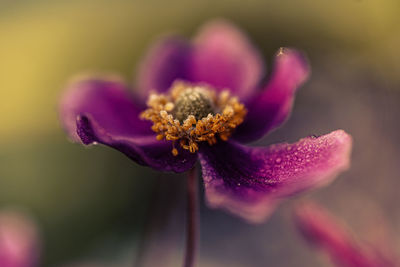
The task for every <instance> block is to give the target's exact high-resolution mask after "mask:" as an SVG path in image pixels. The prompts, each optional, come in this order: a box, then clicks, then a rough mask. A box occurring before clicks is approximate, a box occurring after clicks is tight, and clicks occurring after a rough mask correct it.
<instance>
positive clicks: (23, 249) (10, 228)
mask: <svg viewBox="0 0 400 267" xmlns="http://www.w3.org/2000/svg"><path fill="white" fill-rule="evenodd" d="M38 256H39V235H38V230H37V228H36V225H35V224H34V223H33V222H32V220H31V219H30V218H28V217H26V216H25V215H23V214H21V213H17V212H11V211H1V212H0V266H1V267H34V266H38V258H39V257H38Z"/></svg>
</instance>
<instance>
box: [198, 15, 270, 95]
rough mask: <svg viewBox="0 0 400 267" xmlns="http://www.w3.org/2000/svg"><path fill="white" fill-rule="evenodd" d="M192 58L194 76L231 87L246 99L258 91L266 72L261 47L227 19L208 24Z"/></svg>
mask: <svg viewBox="0 0 400 267" xmlns="http://www.w3.org/2000/svg"><path fill="white" fill-rule="evenodd" d="M193 49H194V52H193V56H192V58H191V60H192V62H191V78H192V80H193V81H196V82H205V83H208V84H210V85H213V86H215V87H217V88H220V89H224V88H228V89H230V90H231V91H232V92H233V94H235V95H237V96H239V97H240V98H241V99H242V100H244V99H246V98H248V97H249V96H251V95H252V94H253V93H254V90H255V88H257V86H258V84H259V82H260V81H261V79H262V75H263V72H264V65H263V61H262V60H261V56H260V54H259V53H258V51H257V50H256V49H255V48H254V47H253V46H252V45H251V43H250V42H249V40H248V39H247V38H246V36H245V35H244V34H243V33H242V32H240V31H239V30H238V29H237V28H235V27H234V26H233V25H232V24H230V23H228V22H225V21H221V20H218V21H214V22H211V23H208V24H206V25H205V26H204V27H203V28H202V29H201V31H200V33H199V34H198V35H197V38H196V39H195V42H194V48H193Z"/></svg>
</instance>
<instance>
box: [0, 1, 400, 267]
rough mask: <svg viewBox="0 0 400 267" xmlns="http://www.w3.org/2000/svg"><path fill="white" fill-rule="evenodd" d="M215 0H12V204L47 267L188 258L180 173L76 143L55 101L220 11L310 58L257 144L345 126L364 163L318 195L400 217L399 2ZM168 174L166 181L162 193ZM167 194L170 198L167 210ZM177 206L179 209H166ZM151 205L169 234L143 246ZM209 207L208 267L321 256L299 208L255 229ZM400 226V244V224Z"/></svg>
mask: <svg viewBox="0 0 400 267" xmlns="http://www.w3.org/2000/svg"><path fill="white" fill-rule="evenodd" d="M210 5H211V2H210V3H207V2H206V1H203V2H202V3H197V4H191V5H189V6H188V5H187V4H185V5H183V4H182V3H181V2H178V1H172V2H170V3H168V5H165V4H163V3H161V2H160V3H157V2H155V1H150V2H144V1H143V3H139V2H136V3H129V2H128V1H126V2H125V1H122V0H121V1H113V2H106V1H52V2H50V1H36V2H35V3H33V2H31V1H23V2H21V1H20V2H19V3H13V2H11V1H9V2H8V1H6V2H3V3H2V4H0V33H1V34H2V42H1V43H0V56H1V58H2V60H1V63H0V70H1V73H2V75H1V76H0V77H1V79H0V88H1V91H0V96H1V98H0V99H1V100H0V101H1V104H0V111H1V113H0V114H1V115H0V121H1V124H2V127H1V131H0V136H1V139H0V140H2V141H0V142H1V148H2V149H1V152H0V178H1V180H0V203H1V206H5V205H8V204H12V205H19V206H24V208H25V209H28V210H29V211H30V212H31V214H32V215H33V216H35V217H36V218H37V221H38V225H39V227H40V228H41V229H42V231H41V232H42V235H43V236H42V238H41V239H42V240H43V246H44V248H43V256H42V260H43V262H44V265H45V266H54V265H59V264H65V263H68V264H69V265H73V266H75V264H72V262H77V266H80V265H83V266H86V265H84V264H83V263H82V264H80V263H79V262H88V263H89V264H88V265H89V266H91V265H93V266H123V264H125V263H127V265H128V266H129V262H131V261H132V260H134V259H135V257H136V258H137V257H138V255H134V252H135V251H138V249H137V248H138V247H143V243H145V246H144V247H146V248H147V251H146V253H144V255H141V257H142V258H143V262H146V261H147V262H148V261H149V260H148V259H149V258H151V257H152V256H153V255H157V258H158V260H161V258H162V259H163V261H164V262H166V264H167V262H169V263H170V265H171V266H175V265H176V263H178V264H179V263H180V259H181V251H180V246H181V241H182V240H181V238H182V233H181V230H180V229H181V228H180V227H179V224H180V223H181V222H183V217H182V214H181V212H182V207H181V204H179V203H181V202H182V201H181V200H180V199H179V197H177V195H179V194H181V193H182V192H177V191H179V190H180V189H181V187H180V186H181V182H182V181H181V180H180V179H178V178H174V177H172V176H169V175H164V176H162V177H156V173H154V172H152V171H150V170H149V169H144V168H138V166H137V165H135V164H133V163H131V161H129V160H128V159H126V158H125V157H124V156H122V155H119V154H118V153H117V152H115V151H112V150H110V149H107V148H98V149H95V150H92V149H82V148H81V147H80V146H78V145H71V144H69V143H68V142H66V141H65V137H64V134H63V133H62V131H61V129H60V127H59V124H58V119H57V114H56V103H57V101H58V97H59V94H60V92H61V89H62V87H63V85H64V82H65V80H67V79H68V78H69V77H70V76H71V75H73V74H75V73H80V72H81V71H82V70H83V71H88V72H91V71H104V72H108V71H110V70H112V71H115V72H119V73H123V74H124V75H125V78H126V79H127V80H131V79H132V77H133V75H132V70H134V69H135V64H137V63H138V62H139V60H140V58H141V56H142V55H143V54H144V53H145V52H146V49H147V47H148V45H149V44H150V43H151V42H152V41H153V40H154V38H156V37H157V36H158V35H159V34H160V33H164V32H165V31H169V30H170V29H175V30H176V31H177V32H178V33H181V34H184V35H186V36H191V35H193V33H194V30H195V29H196V28H197V27H198V26H199V25H201V24H203V23H204V22H205V21H206V20H207V19H209V18H214V17H225V18H227V19H230V20H232V21H233V22H234V23H236V24H237V25H238V26H240V27H241V28H243V29H244V30H245V31H246V32H247V34H248V36H249V37H250V38H251V39H252V40H253V41H254V43H257V45H258V47H260V49H261V52H262V54H263V57H264V58H265V59H266V60H267V62H268V63H269V65H268V67H267V68H268V69H270V68H269V66H271V64H270V63H271V58H270V57H269V56H268V55H272V54H273V53H274V52H275V51H276V50H277V48H279V47H281V46H289V47H297V48H300V49H302V50H304V51H305V52H306V54H307V55H308V56H309V61H310V62H311V64H312V69H313V73H312V75H311V78H310V80H309V82H308V83H307V84H306V85H305V86H303V88H302V89H301V90H300V91H299V93H298V94H297V99H296V104H295V106H294V110H293V115H292V116H291V118H290V119H289V121H288V122H287V123H286V125H285V127H283V128H282V129H278V130H277V131H275V132H273V133H272V135H270V136H269V137H267V138H265V139H264V140H263V141H259V142H257V143H258V144H263V145H264V144H271V143H275V142H285V141H288V142H293V141H295V140H298V139H299V138H301V137H303V136H307V135H312V134H317V135H318V134H323V133H327V132H329V131H330V130H332V129H338V128H341V129H345V130H346V131H347V132H349V133H350V134H352V136H353V138H354V153H353V159H352V168H351V169H350V171H349V172H347V173H345V174H343V175H341V176H340V177H339V179H338V180H337V181H336V182H335V183H334V184H333V185H331V186H330V187H327V188H325V189H323V190H321V191H319V192H316V193H314V194H313V197H314V198H317V199H319V200H320V201H321V202H323V203H326V204H327V205H329V206H330V207H331V208H333V209H335V211H337V212H338V213H339V214H338V215H339V216H341V217H342V216H344V217H345V218H346V220H347V221H350V222H352V225H357V223H359V220H360V217H359V216H358V214H360V213H373V209H372V208H371V207H370V206H369V205H364V203H366V201H372V202H376V203H378V204H379V206H381V207H382V212H383V213H385V214H386V217H387V218H388V220H390V222H391V223H392V224H393V225H398V222H399V220H400V213H399V212H398V208H397V204H396V203H398V196H397V193H396V192H397V190H396V188H398V186H399V181H398V179H397V174H398V173H399V165H398V164H397V162H398V158H399V157H400V152H399V151H400V145H399V143H398V142H397V139H398V136H399V132H400V128H399V127H398V123H397V114H398V112H399V111H400V110H399V109H400V108H399V105H398V104H399V101H400V92H399V90H398V88H399V83H400V81H399V79H398V77H399V76H398V75H396V74H397V73H399V71H400V65H399V62H400V60H399V57H400V53H399V52H398V51H397V47H399V44H400V39H399V37H398V34H397V33H398V30H399V26H398V25H399V19H398V16H397V14H398V12H399V11H400V7H399V4H398V3H397V1H394V0H393V1H354V2H348V1H336V2H335V3H330V4H326V3H325V2H323V3H322V2H321V3H317V4H316V3H315V2H314V1H279V2H277V1H271V3H269V2H267V1H247V2H246V3H243V2H241V1H229V2H228V1H226V2H219V3H218V4H215V3H212V7H213V8H212V9H210ZM239 11H240V12H239ZM159 180H161V182H162V188H161V189H158V188H157V187H160V185H157V187H156V188H154V186H153V184H155V182H156V181H157V182H158V181H159ZM181 191H182V190H181ZM200 202H201V203H204V201H200ZM157 203H158V204H157ZM160 203H163V205H166V204H165V203H168V204H167V205H169V206H167V207H161V208H160ZM174 203H178V204H174ZM168 209H173V210H174V213H175V214H171V215H167V214H165V213H166V212H165V211H166V210H168ZM150 211H152V213H153V215H152V216H154V217H156V218H157V219H156V222H155V223H154V222H153V224H156V225H155V226H153V227H152V228H153V229H154V228H155V229H158V232H157V231H154V230H152V231H151V233H150V234H149V235H148V236H150V237H151V238H148V239H147V240H146V242H144V241H143V240H142V239H141V238H142V233H143V232H148V231H149V230H146V229H148V228H150V227H148V225H149V223H147V221H146V220H147V219H146V217H147V215H149V213H150ZM201 213H202V214H201V219H202V222H201V224H202V239H201V242H202V243H201V257H200V266H220V265H222V264H229V265H230V266H246V265H247V266H265V264H266V263H268V265H271V266H293V264H296V266H319V262H318V261H317V258H316V257H315V254H314V253H312V252H310V250H309V249H308V248H307V247H306V246H304V243H303V242H302V241H301V240H300V239H298V238H296V237H295V232H291V231H290V230H288V229H291V228H290V227H291V225H290V221H289V220H288V218H287V217H288V216H287V215H288V209H287V205H286V206H285V205H284V207H283V209H281V210H280V211H278V212H277V213H276V214H274V215H273V216H272V218H271V219H270V221H268V222H267V223H266V224H264V225H261V226H257V227H254V226H249V225H246V224H245V223H244V222H242V221H240V220H238V219H235V218H233V217H231V216H229V215H226V214H224V213H221V212H218V211H213V210H209V209H206V208H204V209H202V211H201ZM165 222H166V223H165ZM168 222H169V223H168ZM145 225H147V227H145ZM393 232H394V233H395V234H394V236H393V239H394V243H395V244H397V246H395V247H399V245H400V229H394V231H393ZM150 241H152V242H150ZM167 244H168V245H167ZM171 244H173V245H171ZM165 247H168V249H165ZM91 262H93V264H92V263H91ZM95 264H97V265H95ZM150 266H151V265H150Z"/></svg>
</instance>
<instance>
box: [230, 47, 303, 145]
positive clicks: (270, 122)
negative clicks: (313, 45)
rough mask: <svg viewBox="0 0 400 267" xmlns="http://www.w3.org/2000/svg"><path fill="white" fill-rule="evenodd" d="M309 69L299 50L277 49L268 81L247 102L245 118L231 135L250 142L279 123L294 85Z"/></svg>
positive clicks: (289, 104) (288, 109)
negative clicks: (262, 88)
mask: <svg viewBox="0 0 400 267" xmlns="http://www.w3.org/2000/svg"><path fill="white" fill-rule="evenodd" d="M309 72H310V69H309V66H308V64H307V62H306V60H305V57H304V56H303V55H302V54H301V53H299V52H298V51H295V50H292V49H283V48H281V50H280V51H279V52H278V54H277V56H276V59H275V64H274V71H273V73H272V76H271V78H270V80H269V82H268V83H267V85H266V87H265V89H264V90H263V91H261V92H260V93H259V94H257V95H255V97H254V98H253V99H252V100H251V101H250V102H249V103H248V105H247V107H248V114H247V117H246V119H245V121H244V122H243V123H242V124H241V125H240V126H239V127H238V128H237V129H236V132H235V135H234V138H235V139H236V140H238V141H240V142H251V141H254V140H257V139H259V138H261V137H262V136H264V135H265V134H266V133H268V132H269V131H270V130H272V129H273V128H276V127H278V126H279V125H281V124H282V123H283V122H284V121H285V120H286V118H287V117H288V116H289V114H290V112H291V109H292V104H293V101H294V96H295V93H296V90H297V88H299V86H300V85H301V84H302V83H304V82H305V81H306V80H307V77H308V75H309Z"/></svg>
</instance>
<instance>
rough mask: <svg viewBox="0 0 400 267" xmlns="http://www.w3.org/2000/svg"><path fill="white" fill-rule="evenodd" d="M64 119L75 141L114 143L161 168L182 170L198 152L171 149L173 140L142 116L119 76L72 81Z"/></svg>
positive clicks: (142, 161)
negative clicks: (158, 136) (161, 136)
mask: <svg viewBox="0 0 400 267" xmlns="http://www.w3.org/2000/svg"><path fill="white" fill-rule="evenodd" d="M60 114H61V121H62V123H63V125H64V127H65V129H66V131H67V133H68V134H69V136H70V137H71V138H72V139H73V140H74V141H79V140H80V141H82V142H83V143H84V144H87V145H88V144H92V143H95V142H97V143H101V144H104V145H108V146H111V147H113V148H115V149H117V150H119V151H121V152H123V153H124V154H126V155H127V156H129V157H130V158H131V159H133V160H134V161H136V162H137V163H139V164H142V165H146V166H150V167H152V168H154V169H157V170H165V171H175V172H182V171H185V170H187V169H189V168H190V167H192V165H193V164H194V162H195V161H196V155H193V154H190V155H189V154H188V153H185V152H184V151H182V153H180V154H179V155H178V156H177V157H174V156H173V155H172V153H171V149H172V144H171V143H170V142H161V141H157V140H156V137H155V134H154V133H153V132H152V131H151V123H149V122H148V121H143V120H141V119H140V118H139V114H140V109H139V108H138V107H137V106H135V104H134V102H133V100H132V98H131V96H130V95H129V93H128V91H127V89H126V88H125V87H124V85H123V84H122V83H121V82H118V81H116V80H104V79H103V80H101V79H86V80H80V81H77V82H74V83H72V84H71V85H70V86H69V87H68V88H67V90H66V92H65V94H64V95H63V97H62V99H61V105H60Z"/></svg>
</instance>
